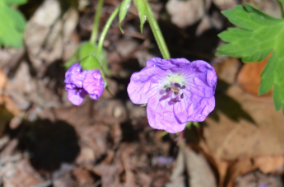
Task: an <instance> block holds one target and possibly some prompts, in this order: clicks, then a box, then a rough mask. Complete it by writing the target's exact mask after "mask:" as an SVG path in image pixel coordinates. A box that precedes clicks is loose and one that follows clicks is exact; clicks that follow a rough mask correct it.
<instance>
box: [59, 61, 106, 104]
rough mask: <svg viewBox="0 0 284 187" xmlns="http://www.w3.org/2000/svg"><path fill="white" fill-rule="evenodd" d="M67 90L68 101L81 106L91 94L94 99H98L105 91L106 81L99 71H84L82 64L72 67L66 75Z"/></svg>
mask: <svg viewBox="0 0 284 187" xmlns="http://www.w3.org/2000/svg"><path fill="white" fill-rule="evenodd" d="M64 82H65V83H66V85H65V89H66V90H67V91H68V99H69V101H71V102H72V103H73V104H74V105H80V104H81V103H82V102H83V100H84V97H85V96H86V95H87V94H89V95H90V97H91V98H92V99H98V98H99V97H100V96H101V95H102V93H103V91H104V80H103V78H102V75H101V73H100V71H99V70H85V71H83V69H82V67H81V66H80V63H76V64H74V65H72V66H71V67H70V68H69V69H68V70H67V72H66V73H65V81H64Z"/></svg>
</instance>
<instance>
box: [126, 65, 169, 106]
mask: <svg viewBox="0 0 284 187" xmlns="http://www.w3.org/2000/svg"><path fill="white" fill-rule="evenodd" d="M164 77H166V72H165V71H162V70H161V69H159V68H157V67H150V68H144V69H143V70H141V71H140V72H137V73H133V74H132V76H131V78H130V83H129V85H128V87H127V92H128V95H129V98H130V99H131V101H132V102H133V103H135V104H146V103H147V102H148V99H149V97H151V96H152V95H153V94H154V93H156V92H158V91H159V89H161V87H162V86H163V85H160V84H159V82H161V81H162V80H163V78H164Z"/></svg>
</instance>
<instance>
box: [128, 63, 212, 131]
mask: <svg viewBox="0 0 284 187" xmlns="http://www.w3.org/2000/svg"><path fill="white" fill-rule="evenodd" d="M216 83H217V76H216V73H215V70H214V68H213V67H212V66H211V65H209V64H208V63H207V62H205V61H202V60H197V61H193V62H191V63H190V62H189V61H188V60H187V59H184V58H178V59H169V60H164V59H160V58H152V59H150V60H148V61H147V66H146V67H145V68H144V69H142V70H141V71H140V72H137V73H134V74H133V75H132V76H131V79H130V83H129V85H128V88H127V91H128V95H129V97H130V99H131V101H132V102H133V103H135V104H146V103H147V116H148V122H149V124H150V126H151V127H153V128H155V129H162V130H166V131H167V132H169V133H176V132H180V131H182V130H183V129H184V128H185V126H186V123H187V122H189V121H196V122H200V121H204V120H205V118H206V117H207V115H208V114H209V113H210V112H211V111H212V110H213V109H214V107H215V98H214V93H215V88H216Z"/></svg>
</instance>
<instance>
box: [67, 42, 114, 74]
mask: <svg viewBox="0 0 284 187" xmlns="http://www.w3.org/2000/svg"><path fill="white" fill-rule="evenodd" d="M95 51H97V45H96V44H91V43H90V42H84V43H82V44H81V45H80V46H79V47H78V49H77V50H76V52H75V53H74V54H73V56H72V58H71V59H70V60H69V61H67V62H66V63H64V67H65V68H66V69H68V68H69V67H70V66H72V65H73V64H75V63H77V62H80V61H81V60H82V59H84V58H86V57H88V56H89V55H92V54H94V52H95ZM96 57H97V59H98V60H99V62H100V66H101V67H102V69H103V70H104V73H105V74H106V75H107V76H110V70H109V69H108V62H107V55H106V52H105V51H104V50H102V51H101V52H100V54H99V55H98V56H96Z"/></svg>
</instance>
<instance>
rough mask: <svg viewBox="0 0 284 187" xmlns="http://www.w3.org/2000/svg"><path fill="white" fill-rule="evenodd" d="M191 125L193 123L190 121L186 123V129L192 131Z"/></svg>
mask: <svg viewBox="0 0 284 187" xmlns="http://www.w3.org/2000/svg"><path fill="white" fill-rule="evenodd" d="M191 124H192V121H189V122H187V123H186V128H188V129H190V128H191Z"/></svg>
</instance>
